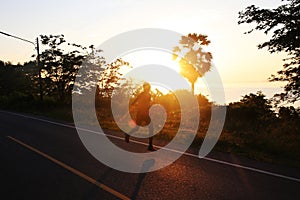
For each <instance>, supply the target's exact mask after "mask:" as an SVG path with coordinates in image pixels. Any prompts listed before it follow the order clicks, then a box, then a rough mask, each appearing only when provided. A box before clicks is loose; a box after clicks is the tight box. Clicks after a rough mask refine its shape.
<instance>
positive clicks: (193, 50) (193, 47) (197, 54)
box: [173, 33, 212, 94]
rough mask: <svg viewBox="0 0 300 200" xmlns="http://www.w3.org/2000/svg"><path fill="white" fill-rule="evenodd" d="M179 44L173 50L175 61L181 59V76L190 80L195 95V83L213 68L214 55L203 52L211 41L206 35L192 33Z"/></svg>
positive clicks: (182, 38) (183, 37)
mask: <svg viewBox="0 0 300 200" xmlns="http://www.w3.org/2000/svg"><path fill="white" fill-rule="evenodd" d="M179 44H180V45H179V46H176V47H175V48H174V49H173V59H174V60H176V59H178V58H179V65H180V74H181V75H182V76H183V77H185V78H187V79H188V80H189V82H190V83H191V87H192V94H194V90H195V82H196V81H197V79H198V78H201V77H203V76H204V74H205V73H206V72H208V71H209V70H210V68H211V60H212V54H211V53H210V52H205V51H204V50H203V46H207V45H209V44H210V41H209V40H208V39H207V36H206V35H202V34H196V33H193V34H191V33H190V34H188V35H187V36H182V37H181V40H180V41H179Z"/></svg>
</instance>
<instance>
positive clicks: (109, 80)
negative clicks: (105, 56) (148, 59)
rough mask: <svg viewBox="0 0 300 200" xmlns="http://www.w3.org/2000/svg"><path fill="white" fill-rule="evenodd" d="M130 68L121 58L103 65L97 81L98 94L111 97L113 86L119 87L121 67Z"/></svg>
mask: <svg viewBox="0 0 300 200" xmlns="http://www.w3.org/2000/svg"><path fill="white" fill-rule="evenodd" d="M125 67H126V68H131V65H130V64H129V63H128V62H126V61H124V60H123V59H121V58H118V59H116V60H115V61H113V62H112V63H110V64H107V65H106V66H105V69H104V71H103V73H102V75H101V77H100V81H99V94H100V96H102V97H111V96H112V94H113V91H114V89H115V88H117V87H120V84H121V83H120V79H121V77H122V75H123V73H122V69H124V68H125Z"/></svg>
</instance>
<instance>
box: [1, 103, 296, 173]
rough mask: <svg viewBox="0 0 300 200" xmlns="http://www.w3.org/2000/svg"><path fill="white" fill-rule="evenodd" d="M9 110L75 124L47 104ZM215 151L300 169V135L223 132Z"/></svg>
mask: <svg viewBox="0 0 300 200" xmlns="http://www.w3.org/2000/svg"><path fill="white" fill-rule="evenodd" d="M4 109H5V110H11V111H17V112H23V113H29V114H34V115H40V116H44V117H49V118H53V119H56V120H61V121H65V122H68V123H73V116H72V106H71V105H65V104H64V105H63V104H58V103H56V104H53V103H51V102H46V103H44V104H43V105H38V104H33V105H28V106H24V105H22V106H21V107H17V108H4ZM101 113H104V114H97V115H98V119H100V120H99V124H100V125H101V127H102V129H107V130H113V131H120V128H119V127H118V126H117V124H116V123H115V122H114V120H113V119H112V118H111V115H109V114H108V113H107V112H101ZM174 124H175V122H172V121H171V122H169V124H165V127H164V128H163V129H162V130H161V131H160V132H159V133H158V134H156V135H155V141H157V142H158V141H161V142H162V143H163V144H166V143H168V142H170V141H171V140H172V138H173V137H174V136H175V135H176V133H177V126H176V125H174ZM205 135H206V128H201V129H200V130H199V131H198V133H197V135H196V137H195V139H194V141H193V144H192V147H195V148H199V147H200V146H201V144H202V142H203V140H204V137H205ZM213 150H214V151H219V152H226V153H232V154H235V155H241V156H245V157H248V158H251V159H254V160H258V161H264V162H268V163H274V164H280V165H284V166H290V167H296V168H300V134H297V133H291V134H281V133H280V130H276V131H274V133H272V134H270V133H264V134H249V133H248V134H247V133H238V132H228V131H223V132H222V134H221V136H220V138H219V140H218V142H217V144H216V145H215V147H214V149H213Z"/></svg>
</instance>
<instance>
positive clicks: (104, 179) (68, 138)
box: [0, 111, 300, 200]
mask: <svg viewBox="0 0 300 200" xmlns="http://www.w3.org/2000/svg"><path fill="white" fill-rule="evenodd" d="M120 136H121V135H120ZM110 139H111V140H112V141H113V142H114V143H116V144H118V145H120V146H124V147H126V146H127V147H130V148H132V149H134V150H135V151H141V152H143V151H145V149H146V144H141V143H139V142H137V143H135V142H133V141H131V142H130V143H129V144H127V143H125V142H124V139H123V138H122V137H119V136H118V134H116V136H115V137H112V138H110ZM154 143H155V141H154ZM0 159H1V164H0V170H1V172H0V183H1V194H0V195H1V197H0V198H1V199H73V200H74V199H143V200H144V199H145V200H147V199H151V200H153V199H300V172H299V170H297V169H293V168H288V167H282V166H275V165H271V164H266V163H261V162H256V161H252V160H249V159H246V158H243V157H237V156H233V155H229V154H221V153H212V154H211V155H209V156H208V157H206V158H205V159H199V158H198V157H197V155H196V154H194V153H193V152H190V153H186V154H184V155H183V156H181V157H180V158H179V159H178V160H177V161H176V162H174V163H173V164H171V165H169V166H168V167H165V168H163V169H160V170H158V171H155V172H149V173H141V174H134V173H125V172H119V171H116V170H114V169H112V168H110V167H107V166H106V165H104V164H102V163H101V162H99V161H97V160H96V159H95V158H93V156H92V155H90V154H89V153H88V152H87V150H86V149H85V147H84V146H83V144H82V143H81V141H80V139H79V136H78V134H77V132H76V130H75V128H74V127H73V126H72V125H70V124H67V123H62V122H57V121H54V120H49V119H46V118H42V117H34V116H30V115H23V114H18V113H12V112H6V111H0Z"/></svg>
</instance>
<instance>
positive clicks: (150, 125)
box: [148, 122, 155, 151]
mask: <svg viewBox="0 0 300 200" xmlns="http://www.w3.org/2000/svg"><path fill="white" fill-rule="evenodd" d="M152 142H153V123H152V122H151V123H150V124H149V145H148V150H149V151H155V149H154V148H153V144H152Z"/></svg>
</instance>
